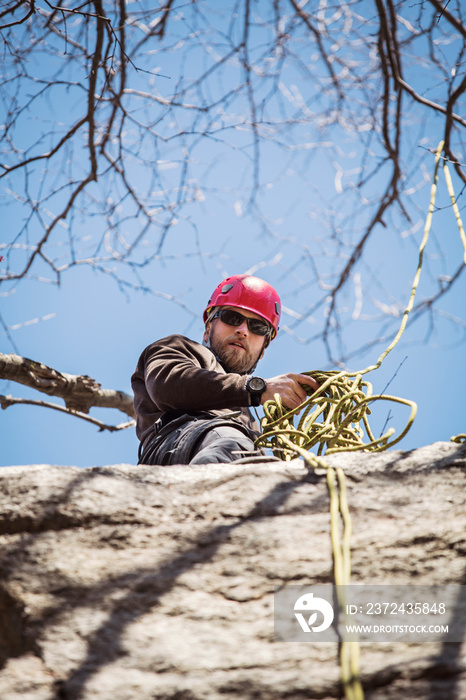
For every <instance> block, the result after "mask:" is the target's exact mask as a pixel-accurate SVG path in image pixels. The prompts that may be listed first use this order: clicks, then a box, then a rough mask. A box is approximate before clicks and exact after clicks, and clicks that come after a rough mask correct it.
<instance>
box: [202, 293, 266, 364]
mask: <svg viewBox="0 0 466 700" xmlns="http://www.w3.org/2000/svg"><path fill="white" fill-rule="evenodd" d="M222 308H226V309H230V308H231V309H232V308H235V307H232V306H226V307H222ZM237 311H239V312H240V313H241V314H242V315H243V316H246V318H261V316H258V315H257V314H255V313H253V312H252V311H247V310H246V309H237ZM209 334H210V347H211V349H212V350H213V352H214V353H215V354H216V355H217V357H218V358H219V359H220V360H221V361H222V362H223V363H224V364H225V365H226V366H227V367H228V369H229V371H230V372H238V373H239V374H242V373H245V372H248V370H250V369H251V368H252V367H254V365H255V364H256V362H258V361H259V360H260V359H261V357H262V355H263V354H264V342H265V337H264V336H263V335H256V334H255V333H251V331H250V330H249V328H248V326H247V324H246V321H243V323H242V324H241V325H240V326H229V325H227V324H226V323H223V321H222V320H221V319H220V318H215V319H214V320H213V321H210V322H209V323H208V324H207V326H206V330H205V331H204V340H205V341H207V340H208V339H209Z"/></svg>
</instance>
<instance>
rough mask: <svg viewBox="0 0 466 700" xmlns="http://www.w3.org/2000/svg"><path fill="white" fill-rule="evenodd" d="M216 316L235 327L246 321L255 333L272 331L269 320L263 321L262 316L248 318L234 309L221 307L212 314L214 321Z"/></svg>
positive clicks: (264, 333)
mask: <svg viewBox="0 0 466 700" xmlns="http://www.w3.org/2000/svg"><path fill="white" fill-rule="evenodd" d="M214 318H219V319H220V320H221V322H222V323H225V324H226V325H227V326H235V327H238V326H241V324H242V323H243V322H244V321H246V325H247V327H248V330H249V331H250V332H251V333H254V335H262V336H264V335H270V334H271V333H272V328H271V326H270V323H267V321H263V320H262V319H261V318H248V317H247V316H243V314H240V312H239V311H235V310H234V309H223V308H220V309H218V311H216V312H215V313H214V315H213V316H211V319H210V320H212V321H213V320H214Z"/></svg>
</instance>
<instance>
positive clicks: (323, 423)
mask: <svg viewBox="0 0 466 700" xmlns="http://www.w3.org/2000/svg"><path fill="white" fill-rule="evenodd" d="M443 145H444V144H443V141H441V142H440V144H439V145H438V148H437V151H436V154H435V168H434V177H433V181H432V186H431V193H430V202H429V209H428V212H427V217H426V222H425V226H424V235H423V238H422V242H421V245H420V247H419V259H418V266H417V270H416V273H415V276H414V280H413V284H412V288H411V294H410V298H409V301H408V305H407V306H406V309H405V311H404V313H403V318H402V320H401V324H400V328H399V330H398V333H397V334H396V336H395V338H394V339H393V341H392V342H391V343H390V345H389V346H388V347H387V348H386V349H385V350H384V352H383V353H382V354H381V355H380V357H379V359H378V360H377V362H376V363H375V364H374V365H371V366H370V367H366V368H365V369H363V370H360V371H358V372H346V371H341V372H338V371H333V372H321V371H319V370H317V371H311V372H304V374H307V375H308V376H310V377H313V378H314V379H315V380H316V381H317V383H318V384H319V385H320V386H319V389H318V390H317V391H315V392H313V393H312V394H311V396H310V397H309V398H308V399H307V400H306V401H304V402H303V403H302V404H301V405H300V406H298V407H297V408H296V409H294V410H289V409H288V408H286V406H284V405H283V403H282V401H281V397H280V395H279V394H275V396H274V399H273V400H272V401H267V402H266V403H265V404H264V406H263V408H264V418H263V419H262V421H261V425H262V434H261V436H260V437H259V438H258V440H257V441H256V445H257V447H268V448H270V449H272V450H273V453H274V454H275V456H277V457H280V458H281V459H284V460H290V459H294V458H295V457H297V456H301V457H303V459H304V460H305V461H306V463H307V465H308V466H309V468H311V467H314V468H315V467H320V468H324V469H326V470H327V487H328V491H329V496H330V537H331V543H332V553H333V567H334V580H335V584H336V587H337V597H338V601H339V606H340V610H341V612H342V613H343V615H344V611H345V610H346V605H345V600H344V599H343V596H344V593H343V591H344V590H345V588H342V586H345V585H348V584H349V583H350V576H351V554H350V536H351V517H350V512H349V508H348V503H347V498H346V480H345V475H344V472H343V470H342V469H341V468H338V469H337V470H336V473H335V470H334V469H333V467H331V466H330V465H329V464H328V462H327V461H325V460H324V459H323V458H322V455H323V454H324V453H325V454H326V455H329V454H332V453H335V452H343V451H354V450H361V451H365V452H379V451H382V450H386V449H388V448H389V447H392V446H393V445H395V444H396V443H397V442H399V441H400V440H401V439H402V438H403V437H404V436H405V435H406V433H407V432H408V430H409V429H410V428H411V425H412V424H413V421H414V418H415V416H416V411H417V406H416V404H415V403H414V401H409V400H408V399H400V398H398V397H395V396H386V395H382V394H377V395H373V393H372V385H371V384H370V383H369V382H366V381H363V380H362V377H363V375H365V374H368V373H369V372H372V371H374V370H375V369H378V368H379V367H380V365H381V364H382V362H383V360H384V359H385V358H386V357H387V355H388V353H389V352H391V351H392V350H393V348H394V347H395V345H396V344H397V343H398V341H399V339H400V338H401V336H402V335H403V332H404V330H405V328H406V324H407V322H408V316H409V314H410V312H411V310H412V308H413V305H414V298H415V295H416V291H417V287H418V284H419V279H420V275H421V269H422V261H423V255H424V248H425V246H426V244H427V241H428V238H429V232H430V228H431V224H432V216H433V212H434V208H435V197H436V193H437V181H438V169H439V162H440V158H441V154H442V150H443ZM444 173H445V179H446V183H447V188H448V191H449V194H450V198H451V201H452V206H453V211H454V213H455V217H456V221H457V224H458V228H459V232H460V236H461V241H462V243H463V247H464V251H465V253H464V262H465V264H466V236H465V233H464V228H463V224H462V221H461V217H460V213H459V210H458V206H457V204H456V198H455V194H454V191H453V185H452V182H451V177H450V173H449V170H448V167H447V165H446V164H445V165H444ZM303 388H304V389H305V390H306V391H307V392H308V393H311V392H310V387H307V386H303ZM375 401H392V402H396V403H400V404H405V405H406V406H409V407H410V409H411V411H410V415H409V418H408V421H407V423H406V426H405V428H404V429H403V430H402V431H401V433H400V434H399V436H398V437H396V438H393V439H391V438H392V436H393V434H394V432H395V431H394V429H393V428H390V429H389V430H388V431H387V432H386V433H385V434H384V435H382V436H381V437H379V438H375V437H374V435H373V433H372V431H371V428H370V425H369V421H368V415H369V414H370V413H371V411H370V405H371V404H372V403H374V402H375ZM300 414H301V415H300ZM299 415H300V418H299V421H298V424H297V425H296V427H295V425H294V421H295V418H296V416H299ZM365 439H366V441H364V440H365ZM451 439H452V440H454V441H455V442H465V441H466V435H464V434H461V435H457V436H456V437H452V438H451ZM316 446H317V455H315V454H312V453H311V452H309V450H310V449H311V448H313V447H316ZM340 517H341V522H342V529H343V539H341V537H340ZM340 666H341V680H342V684H343V689H344V692H345V698H347V700H363V698H364V692H363V689H362V685H361V682H360V671H359V642H347V641H345V640H343V641H342V642H341V647H340Z"/></svg>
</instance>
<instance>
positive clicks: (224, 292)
mask: <svg viewBox="0 0 466 700" xmlns="http://www.w3.org/2000/svg"><path fill="white" fill-rule="evenodd" d="M214 306H237V307H238V308H240V309H246V310H247V311H252V312H253V313H255V314H257V315H258V316H262V318H265V320H266V321H268V322H269V323H270V324H271V326H272V328H273V332H272V338H274V337H275V336H276V335H277V331H278V323H279V321H280V313H281V303H280V297H279V296H278V294H277V292H276V291H275V289H274V288H273V287H272V286H271V285H270V284H269V283H268V282H264V280H261V279H259V278H258V277H253V276H252V275H233V276H232V277H227V278H226V280H223V282H220V284H219V285H218V287H216V288H215V290H214V293H213V294H212V296H211V297H210V299H209V301H208V303H207V307H206V309H205V311H204V314H203V319H204V323H206V321H207V319H208V317H209V312H210V310H211V309H212V308H213V307H214Z"/></svg>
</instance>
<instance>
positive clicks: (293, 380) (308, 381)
mask: <svg viewBox="0 0 466 700" xmlns="http://www.w3.org/2000/svg"><path fill="white" fill-rule="evenodd" d="M265 381H266V382H267V388H266V390H265V391H264V393H263V394H262V397H261V404H263V403H265V402H266V401H269V400H270V399H273V396H274V394H280V396H281V399H282V401H283V405H284V406H286V407H287V408H290V409H291V408H296V407H297V406H299V405H300V404H301V403H303V401H306V399H307V398H308V395H307V393H306V392H305V390H304V389H303V387H302V386H300V385H301V384H305V385H307V386H309V387H311V389H313V390H314V391H315V390H316V389H318V388H319V384H318V383H317V382H316V380H315V379H312V377H308V376H307V374H292V373H291V372H290V373H289V374H280V375H279V376H278V377H272V378H271V379H266V380H265Z"/></svg>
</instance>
